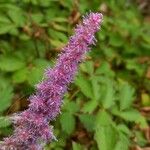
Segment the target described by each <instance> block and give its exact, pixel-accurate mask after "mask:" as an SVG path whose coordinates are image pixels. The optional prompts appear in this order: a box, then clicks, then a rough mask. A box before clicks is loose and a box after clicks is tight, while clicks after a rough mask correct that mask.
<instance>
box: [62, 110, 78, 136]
mask: <svg viewBox="0 0 150 150" xmlns="http://www.w3.org/2000/svg"><path fill="white" fill-rule="evenodd" d="M60 123H61V127H62V130H63V131H64V132H66V133H67V134H68V135H70V134H71V133H72V132H73V131H74V129H75V118H74V116H73V115H72V114H70V113H68V112H64V113H63V114H62V115H61V116H60Z"/></svg>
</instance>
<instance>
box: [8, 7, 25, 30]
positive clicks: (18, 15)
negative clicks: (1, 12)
mask: <svg viewBox="0 0 150 150" xmlns="http://www.w3.org/2000/svg"><path fill="white" fill-rule="evenodd" d="M7 14H8V16H9V17H10V19H11V20H12V21H13V23H14V24H15V25H16V26H18V27H23V25H24V24H25V16H24V14H23V11H22V9H19V8H18V7H13V8H12V9H9V10H8V12H7Z"/></svg>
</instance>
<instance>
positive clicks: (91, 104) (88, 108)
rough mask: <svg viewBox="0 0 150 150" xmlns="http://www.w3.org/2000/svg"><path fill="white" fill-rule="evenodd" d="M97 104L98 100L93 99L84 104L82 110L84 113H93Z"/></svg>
mask: <svg viewBox="0 0 150 150" xmlns="http://www.w3.org/2000/svg"><path fill="white" fill-rule="evenodd" d="M97 106H98V101H97V100H94V99H93V100H90V101H88V102H86V103H85V104H84V106H83V108H82V111H83V112H84V113H92V112H93V111H94V110H95V108H96V107H97Z"/></svg>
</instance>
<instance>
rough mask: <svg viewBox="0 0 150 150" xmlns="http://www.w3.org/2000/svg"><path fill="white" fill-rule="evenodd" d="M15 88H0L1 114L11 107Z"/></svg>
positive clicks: (7, 86)
mask: <svg viewBox="0 0 150 150" xmlns="http://www.w3.org/2000/svg"><path fill="white" fill-rule="evenodd" d="M12 91H13V88H12V87H11V86H9V85H6V87H4V88H0V112H3V111H4V110H6V109H7V108H8V107H9V106H10V105H11V100H12V98H13V92H12Z"/></svg>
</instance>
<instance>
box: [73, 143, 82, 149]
mask: <svg viewBox="0 0 150 150" xmlns="http://www.w3.org/2000/svg"><path fill="white" fill-rule="evenodd" d="M72 149H73V150H83V146H81V145H80V144H79V143H76V142H72Z"/></svg>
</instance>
